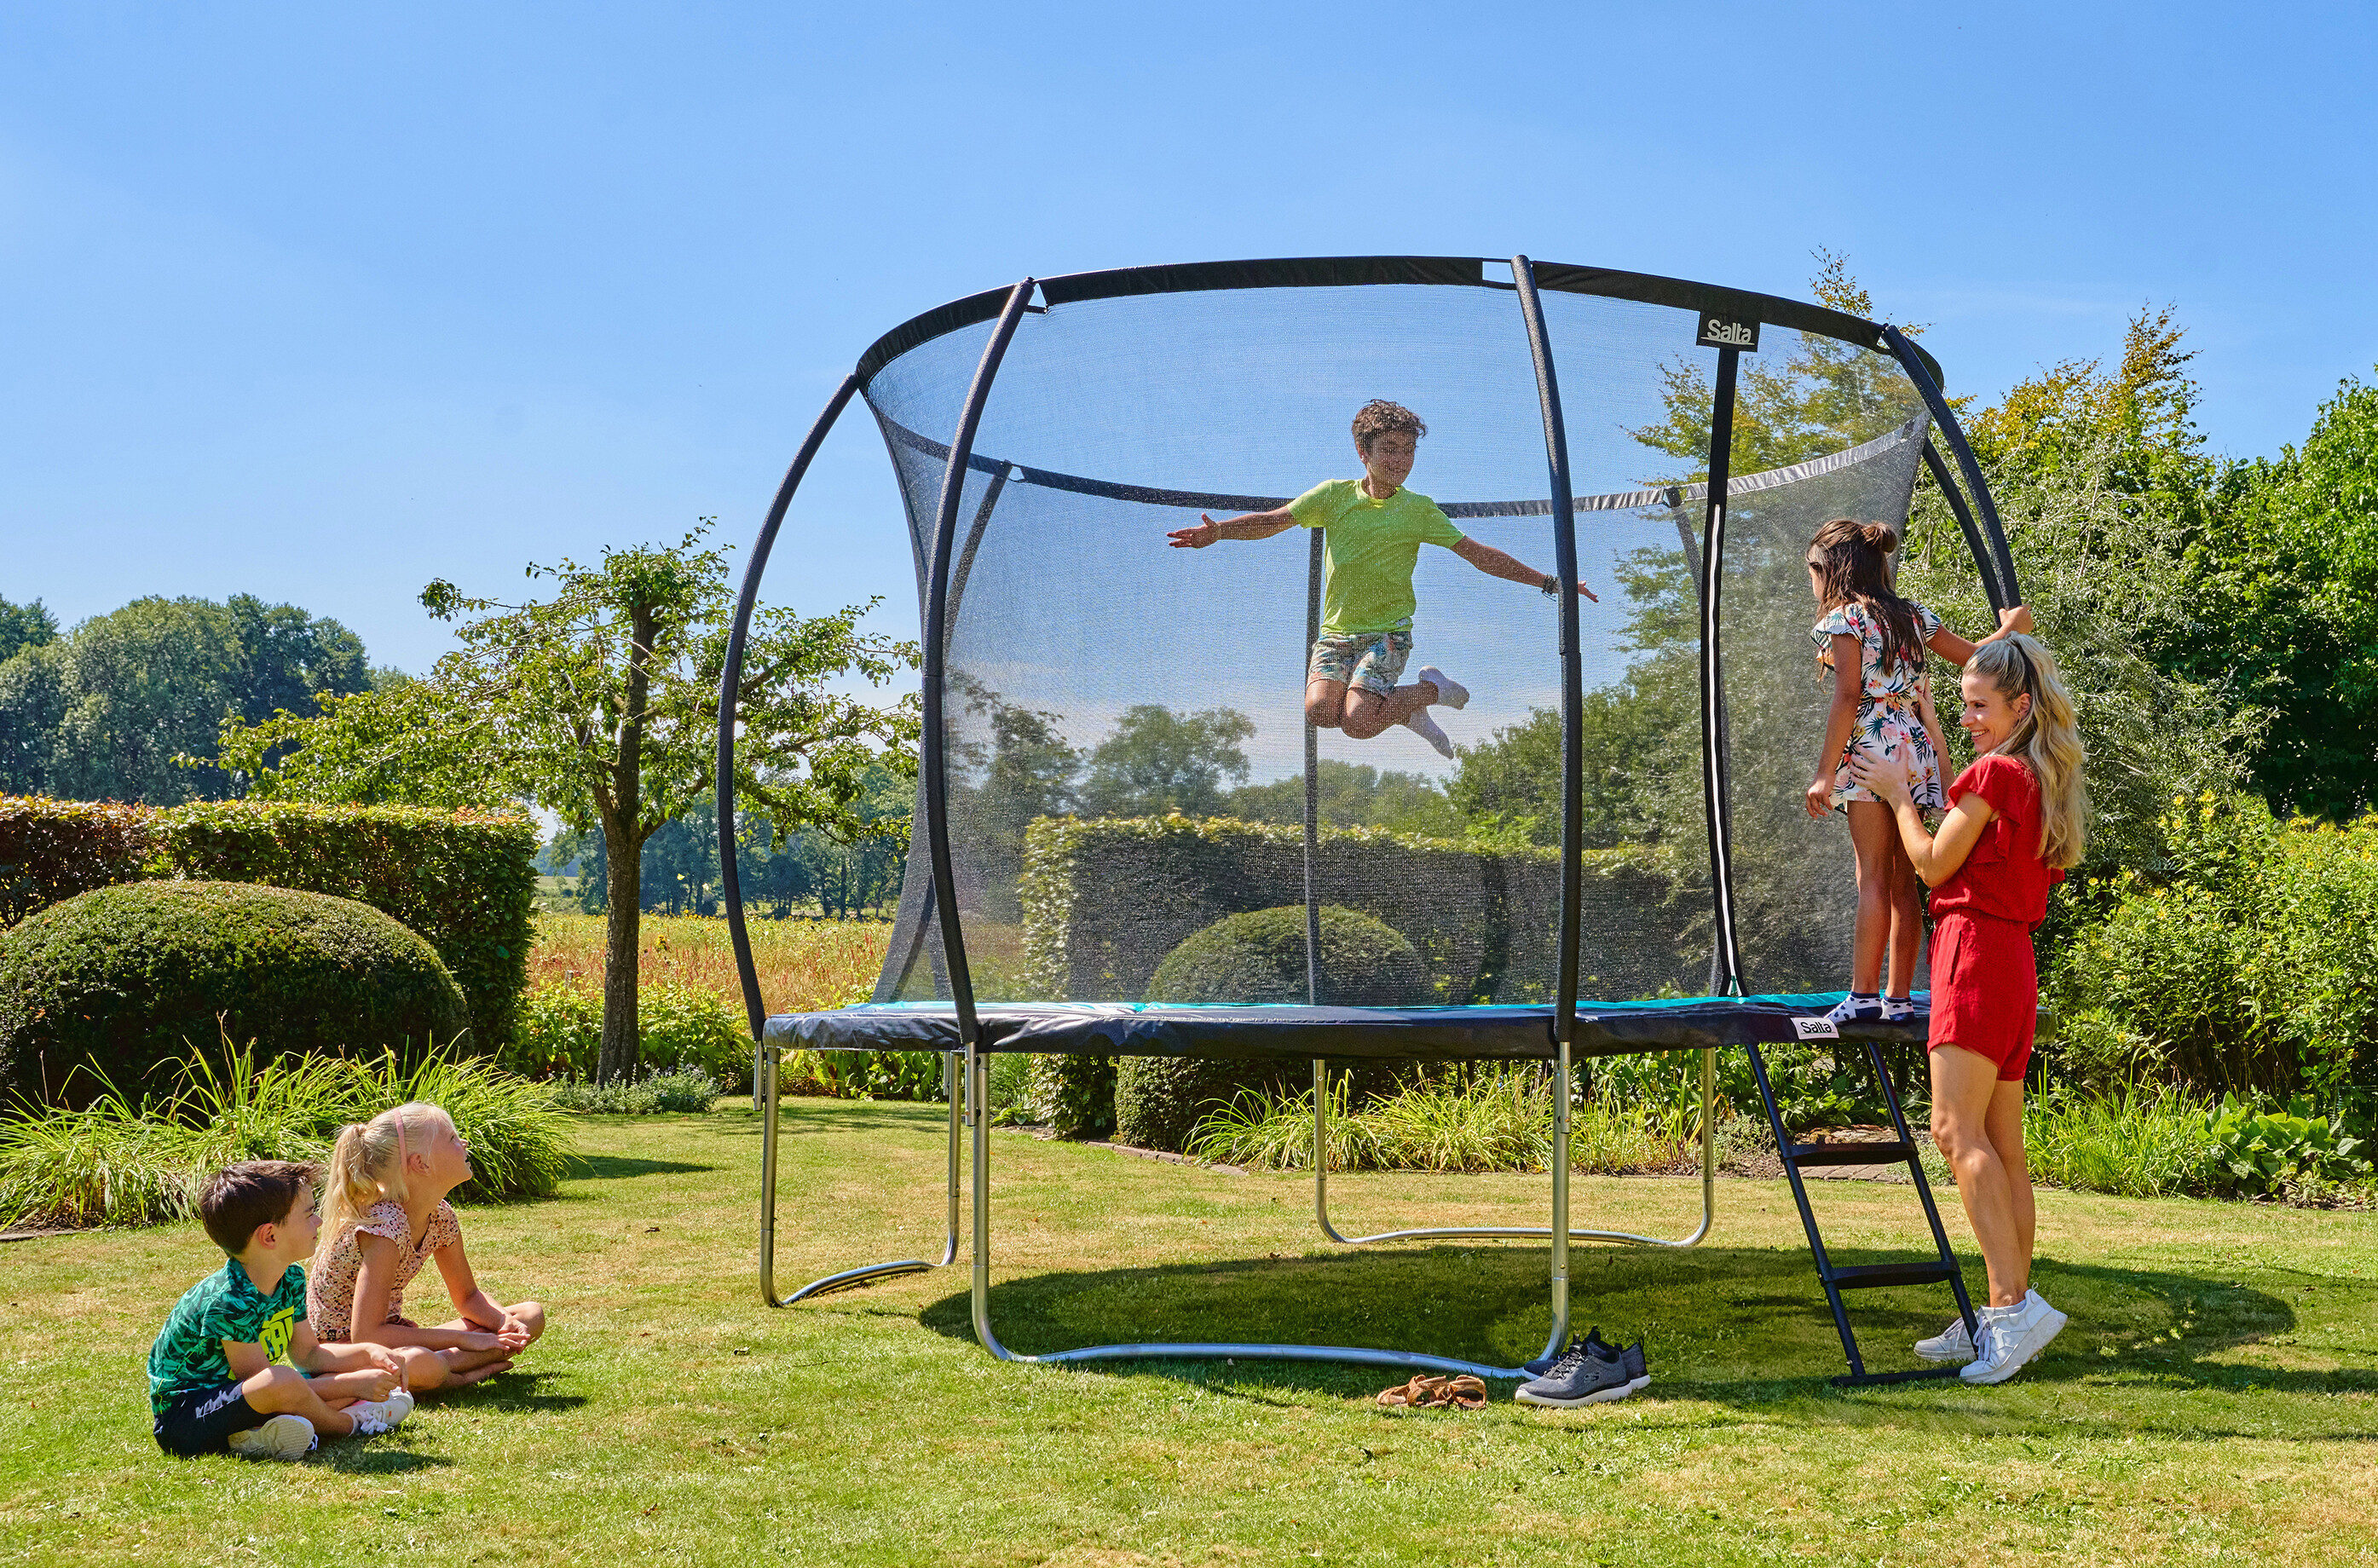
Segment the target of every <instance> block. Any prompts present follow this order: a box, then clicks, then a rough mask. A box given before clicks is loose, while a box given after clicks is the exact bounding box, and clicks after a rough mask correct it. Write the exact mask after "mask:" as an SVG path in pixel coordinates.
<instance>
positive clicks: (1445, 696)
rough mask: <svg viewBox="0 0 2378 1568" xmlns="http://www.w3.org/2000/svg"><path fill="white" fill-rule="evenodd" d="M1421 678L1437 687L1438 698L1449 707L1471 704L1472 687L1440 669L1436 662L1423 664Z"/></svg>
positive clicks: (1464, 706)
mask: <svg viewBox="0 0 2378 1568" xmlns="http://www.w3.org/2000/svg"><path fill="white" fill-rule="evenodd" d="M1420 678H1421V679H1423V680H1424V681H1426V682H1428V684H1429V685H1431V686H1433V687H1435V688H1436V700H1437V701H1438V702H1440V703H1442V704H1443V705H1444V706H1446V707H1447V708H1467V707H1469V706H1470V688H1468V687H1466V686H1464V685H1462V684H1461V683H1460V682H1459V681H1458V680H1456V679H1454V678H1453V677H1452V676H1449V675H1447V674H1446V673H1445V672H1444V671H1443V670H1440V669H1438V668H1437V667H1436V666H1435V664H1423V665H1422V666H1421V667H1420Z"/></svg>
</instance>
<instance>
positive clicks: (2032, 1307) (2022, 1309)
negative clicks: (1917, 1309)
mask: <svg viewBox="0 0 2378 1568" xmlns="http://www.w3.org/2000/svg"><path fill="white" fill-rule="evenodd" d="M1975 1315H1976V1316H1977V1317H1980V1318H1981V1320H1982V1332H1981V1335H1980V1336H1979V1337H1980V1340H1981V1344H1980V1345H1979V1346H1978V1347H1977V1348H1976V1355H1975V1357H1974V1359H1973V1360H1972V1361H1971V1362H1969V1363H1967V1364H1966V1365H1965V1366H1964V1368H1963V1369H1962V1370H1960V1371H1958V1373H1957V1375H1958V1376H1959V1377H1960V1378H1962V1379H1964V1381H1965V1382H1969V1383H1976V1384H1980V1383H1993V1382H2006V1380H2007V1379H2009V1378H2011V1377H2012V1376H2014V1375H2015V1373H2017V1372H2019V1371H2023V1369H2024V1366H2026V1365H2027V1364H2029V1363H2030V1362H2031V1361H2032V1360H2034V1359H2036V1358H2037V1356H2038V1355H2039V1353H2040V1352H2041V1351H2043V1350H2045V1349H2047V1348H2048V1341H2050V1340H2052V1339H2054V1338H2055V1337H2056V1336H2057V1335H2059V1334H2061V1333H2062V1332H2063V1331H2064V1325H2065V1323H2066V1322H2067V1321H2068V1320H2067V1319H2066V1318H2065V1316H2064V1314H2063V1313H2062V1312H2060V1311H2057V1310H2056V1309H2055V1308H2053V1307H2051V1306H2049V1305H2048V1301H2047V1299H2046V1298H2044V1297H2042V1296H2041V1295H2040V1294H2039V1292H2038V1291H2036V1290H2028V1291H2025V1292H2024V1298H2023V1299H2022V1300H2020V1301H2018V1302H2016V1303H2015V1304H2014V1305H2013V1306H2012V1307H1992V1308H1989V1309H1988V1311H1987V1315H1985V1314H1984V1313H1976V1314H1975Z"/></svg>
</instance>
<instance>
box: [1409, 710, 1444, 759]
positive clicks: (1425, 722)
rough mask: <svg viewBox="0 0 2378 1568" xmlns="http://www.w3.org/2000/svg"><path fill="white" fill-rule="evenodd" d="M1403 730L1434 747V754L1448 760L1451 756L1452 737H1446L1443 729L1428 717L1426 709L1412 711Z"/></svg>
mask: <svg viewBox="0 0 2378 1568" xmlns="http://www.w3.org/2000/svg"><path fill="white" fill-rule="evenodd" d="M1404 728H1406V729H1408V730H1410V731H1411V732H1412V734H1414V735H1416V736H1420V737H1421V738H1422V739H1423V740H1424V741H1426V742H1428V743H1429V744H1430V745H1431V746H1434V747H1435V748H1436V754H1437V755H1438V756H1440V757H1447V758H1450V757H1451V756H1452V755H1453V740H1452V737H1451V736H1447V734H1446V733H1445V731H1444V730H1443V729H1441V728H1439V727H1438V726H1437V723H1436V721H1435V719H1432V718H1430V717H1429V716H1428V710H1427V709H1425V708H1415V709H1413V710H1412V716H1411V718H1409V719H1406V720H1405V721H1404Z"/></svg>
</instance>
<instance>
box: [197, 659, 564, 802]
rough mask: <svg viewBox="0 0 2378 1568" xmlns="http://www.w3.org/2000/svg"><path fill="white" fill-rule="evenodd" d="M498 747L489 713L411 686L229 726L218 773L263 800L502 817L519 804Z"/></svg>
mask: <svg viewBox="0 0 2378 1568" xmlns="http://www.w3.org/2000/svg"><path fill="white" fill-rule="evenodd" d="M495 742H496V737H495V734H494V731H493V729H492V727H491V725H490V724H489V720H488V716H487V715H486V714H484V713H482V712H478V711H476V710H474V709H473V708H471V707H470V706H468V705H467V704H465V703H463V702H461V701H459V700H456V698H455V697H454V695H453V694H452V693H451V692H449V691H448V690H446V688H443V687H441V686H438V684H436V683H435V682H432V681H426V680H404V681H401V682H396V683H392V684H390V685H388V686H385V687H382V688H378V689H376V690H372V691H358V692H354V693H351V694H349V695H346V696H340V695H337V694H335V693H326V694H324V696H323V698H322V700H321V702H320V705H319V709H318V711H312V710H311V709H297V710H287V709H284V710H282V711H279V712H273V713H270V714H267V715H264V716H261V717H259V718H257V719H254V720H248V719H245V718H239V717H234V718H231V719H226V720H225V721H224V722H223V725H222V734H221V735H220V736H217V737H216V755H215V760H214V765H215V766H217V767H220V768H222V769H223V770H225V771H227V772H230V773H232V774H233V775H234V776H235V777H236V778H237V779H238V780H239V781H240V782H242V783H243V784H245V785H246V789H247V792H248V794H249V795H250V796H253V797H255V798H257V799H259V800H287V801H308V802H312V803H314V804H317V805H326V806H383V805H391V804H393V805H405V806H426V807H438V808H445V809H448V810H486V811H496V810H502V809H505V808H509V807H510V806H511V805H512V804H513V803H514V802H515V801H516V800H517V798H518V796H516V795H515V794H514V793H513V791H512V790H511V787H510V780H509V779H508V778H507V777H506V776H505V774H504V772H502V770H501V769H500V768H498V766H497V757H496V743H495ZM186 760H188V761H190V762H193V763H197V762H198V761H200V760H199V759H196V758H191V759H186Z"/></svg>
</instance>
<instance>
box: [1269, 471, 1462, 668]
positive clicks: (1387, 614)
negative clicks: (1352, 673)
mask: <svg viewBox="0 0 2378 1568" xmlns="http://www.w3.org/2000/svg"><path fill="white" fill-rule="evenodd" d="M1288 515H1289V516H1291V517H1292V518H1294V519H1295V520H1296V521H1297V523H1298V525H1299V526H1301V527H1304V528H1317V529H1320V530H1321V531H1322V539H1323V545H1322V558H1323V561H1324V563H1325V565H1324V570H1323V575H1322V587H1321V634H1322V635H1323V636H1324V637H1360V636H1365V635H1368V634H1370V633H1372V632H1380V631H1403V630H1406V629H1408V628H1410V627H1411V617H1412V609H1413V606H1414V604H1415V601H1414V600H1413V598H1412V565H1413V563H1414V562H1416V561H1418V560H1419V559H1420V547H1421V546H1422V545H1444V546H1445V547H1446V548H1447V549H1451V548H1452V547H1453V546H1454V545H1459V544H1460V543H1461V540H1462V537H1463V535H1462V533H1461V530H1459V529H1458V528H1456V527H1454V526H1453V521H1452V519H1450V518H1448V517H1447V516H1446V515H1445V514H1444V513H1443V512H1441V511H1439V510H1437V509H1436V503H1435V501H1432V500H1430V499H1429V498H1428V497H1426V496H1423V495H1418V494H1415V493H1414V492H1412V491H1411V490H1409V489H1399V490H1398V491H1397V492H1396V493H1395V494H1394V495H1392V496H1389V497H1387V499H1386V500H1384V501H1375V500H1373V499H1371V497H1368V496H1365V495H1364V494H1363V484H1362V481H1361V480H1358V479H1332V480H1328V481H1327V482H1325V483H1323V484H1319V485H1315V486H1314V487H1313V488H1312V489H1310V490H1307V491H1306V492H1305V493H1304V494H1303V495H1302V496H1299V497H1297V498H1296V499H1294V500H1292V501H1291V502H1289V503H1288Z"/></svg>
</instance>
